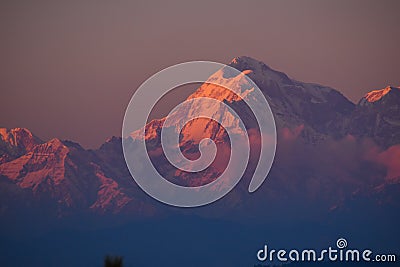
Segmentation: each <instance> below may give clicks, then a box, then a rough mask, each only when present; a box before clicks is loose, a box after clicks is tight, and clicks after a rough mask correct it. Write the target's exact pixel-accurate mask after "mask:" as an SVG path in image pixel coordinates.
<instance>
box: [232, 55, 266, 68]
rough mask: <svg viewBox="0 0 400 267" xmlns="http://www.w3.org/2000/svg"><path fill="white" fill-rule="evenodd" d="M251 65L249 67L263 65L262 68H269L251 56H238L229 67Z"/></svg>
mask: <svg viewBox="0 0 400 267" xmlns="http://www.w3.org/2000/svg"><path fill="white" fill-rule="evenodd" d="M244 64H245V65H249V66H256V65H261V66H266V67H268V65H267V64H265V63H264V62H262V61H260V60H257V59H255V58H252V57H249V56H238V57H234V58H233V59H232V60H231V61H230V63H229V65H230V66H237V65H239V66H240V65H244Z"/></svg>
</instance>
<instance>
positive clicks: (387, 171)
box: [0, 56, 400, 218]
mask: <svg viewBox="0 0 400 267" xmlns="http://www.w3.org/2000/svg"><path fill="white" fill-rule="evenodd" d="M229 66H231V67H233V68H235V69H237V70H239V71H241V72H242V73H243V74H245V75H247V76H248V77H250V78H251V79H252V80H253V81H254V82H255V83H256V84H257V85H258V87H259V88H260V89H261V91H262V92H263V94H264V95H265V97H266V99H267V100H268V102H269V104H270V106H271V109H272V112H273V115H274V117H275V121H276V125H277V133H278V145H277V153H276V158H275V162H274V164H273V167H272V170H271V172H270V174H269V176H268V179H267V181H266V182H265V183H264V185H263V186H262V188H261V190H260V191H257V192H256V193H255V194H254V195H249V196H248V194H247V193H246V191H245V188H246V186H245V185H246V184H248V182H249V177H251V172H252V170H253V169H254V162H256V160H257V156H258V155H257V153H254V155H253V154H252V156H251V159H250V164H249V166H248V169H247V171H246V174H245V179H243V182H241V183H240V184H239V187H238V188H237V189H235V190H233V192H231V193H230V194H229V195H228V196H227V197H226V199H225V200H224V201H223V206H224V207H227V208H226V209H225V208H224V209H223V211H221V212H222V213H223V212H228V211H229V209H230V208H231V209H237V208H239V209H242V211H243V212H245V211H246V210H248V207H249V206H248V205H250V206H251V207H253V208H252V209H254V210H256V209H257V206H259V205H257V204H255V203H256V202H257V203H262V202H265V203H276V205H278V206H279V205H283V204H282V203H292V204H294V205H300V204H299V203H303V205H304V206H307V207H311V209H313V207H314V208H316V209H318V210H319V209H321V210H324V211H326V212H327V213H329V212H333V211H334V210H346V209H349V208H350V207H352V205H353V204H354V203H358V201H361V200H362V201H366V202H365V203H368V204H367V206H369V205H377V206H379V205H388V206H395V207H398V206H399V204H400V201H399V197H398V196H399V193H400V191H399V190H400V185H399V184H400V167H399V166H400V89H399V88H396V87H391V86H388V87H386V88H384V89H380V90H374V91H371V92H369V93H368V94H366V95H365V96H363V97H362V98H361V99H360V101H359V102H358V103H357V104H354V103H352V102H351V101H349V100H348V99H347V98H346V97H345V96H344V95H342V94H341V93H340V92H338V91H337V90H335V89H333V88H330V87H327V86H322V85H318V84H313V83H305V82H300V81H296V80H294V79H291V78H289V77H288V76H287V75H286V74H284V73H282V72H279V71H276V70H274V69H272V68H270V67H269V66H267V65H266V64H264V63H262V62H260V61H257V60H255V59H252V58H250V57H244V56H243V57H237V58H234V59H233V60H232V61H231V62H230V63H229ZM210 79H226V77H224V75H223V73H220V72H217V73H215V74H214V75H213V76H211V77H210ZM197 97H210V98H214V99H217V100H219V101H224V102H226V103H228V104H229V105H230V106H231V107H233V108H234V109H235V110H236V111H237V112H238V114H239V115H240V116H241V117H244V118H245V123H246V127H247V128H248V130H249V132H250V133H251V132H252V130H254V131H255V132H256V134H255V136H256V137H255V139H251V140H252V142H253V143H252V145H253V146H257V145H256V144H257V140H256V139H257V136H258V135H257V129H256V126H255V124H254V121H253V120H254V119H253V117H252V115H251V114H250V113H251V112H249V110H248V108H247V107H246V105H245V104H244V103H243V100H242V99H240V98H238V97H237V96H235V95H234V94H233V93H232V92H230V91H228V90H226V89H224V88H222V87H217V86H215V85H213V84H210V83H204V84H203V85H201V86H200V87H199V88H198V89H197V90H196V91H195V92H194V93H193V94H192V95H191V96H189V98H188V99H193V98H197ZM190 108H191V109H192V110H196V109H200V108H201V107H197V106H191V107H190ZM222 116H224V114H222ZM164 121H165V118H164V119H159V120H153V121H151V122H149V123H148V124H147V125H146V128H145V129H146V134H145V136H142V135H140V134H138V133H132V135H131V136H132V138H133V140H135V139H140V138H145V140H146V142H147V144H148V149H149V151H150V154H151V151H156V150H157V148H158V147H159V145H160V131H161V128H162V127H163V122H164ZM231 123H232V122H231ZM193 129H196V130H193ZM198 129H202V130H200V131H199V130H198ZM224 134H225V133H224V129H222V128H221V127H220V125H218V124H217V123H213V122H210V121H207V120H204V119H199V120H197V121H192V122H190V123H189V124H188V125H187V126H186V127H185V128H184V130H183V131H182V142H181V145H182V147H181V149H182V151H184V152H185V153H186V154H187V155H188V156H189V157H190V156H193V157H196V155H197V153H198V149H197V145H198V140H200V139H201V138H204V137H210V138H212V139H214V140H215V141H217V143H219V144H221V148H222V149H224V147H223V145H224V144H226V143H227V140H226V136H225V135H224ZM227 149H228V150H229V147H228V148H227ZM253 149H254V150H255V151H257V147H255V148H254V147H253ZM224 153H226V152H224ZM153 155H154V156H152V160H153V162H155V163H156V165H157V166H156V167H157V169H158V170H159V172H161V173H163V174H165V175H166V176H167V177H168V179H170V180H172V181H174V182H176V183H182V184H188V185H192V186H193V185H199V184H203V183H207V182H209V181H211V180H213V179H215V178H216V177H218V174H219V173H220V172H221V171H223V167H224V166H225V165H226V163H224V161H223V160H222V161H221V162H219V165H218V164H217V165H218V166H212V167H211V168H210V169H209V170H206V171H202V172H200V173H198V174H197V175H189V174H188V173H185V172H180V171H179V170H175V169H174V168H172V167H171V166H169V165H168V164H167V162H166V159H165V156H164V155H162V153H161V154H157V153H155V154H153ZM222 158H225V157H224V154H222ZM221 166H222V167H221ZM0 183H1V184H0V190H1V193H0V196H1V200H0V214H2V216H7V215H8V214H14V213H15V212H16V211H18V212H20V213H22V214H23V213H25V212H26V211H27V210H29V212H32V211H35V210H38V209H40V210H41V211H40V213H41V214H43V213H44V214H47V215H48V216H55V217H68V216H70V215H71V214H94V215H96V214H97V215H107V214H114V215H115V214H123V215H126V216H129V217H132V218H136V217H138V218H140V217H143V216H145V217H147V216H150V217H151V216H155V215H156V214H158V213H159V212H160V207H159V206H158V204H156V203H155V201H153V200H151V199H150V198H149V197H148V196H147V195H146V194H145V193H143V192H142V191H141V189H140V188H139V187H138V186H137V185H136V184H135V183H134V181H133V179H132V178H131V177H130V174H129V172H128V169H127V167H126V165H125V161H124V158H123V154H122V147H121V138H119V137H112V138H110V139H108V140H107V141H106V142H105V143H104V144H103V145H101V147H100V148H98V149H95V150H86V149H84V148H82V147H81V146H80V145H79V144H78V143H75V142H72V141H67V140H59V139H57V138H54V139H52V140H49V141H43V140H41V139H40V138H39V137H37V136H35V135H34V134H33V133H31V132H30V131H29V130H28V129H25V128H14V129H5V128H1V129H0ZM246 203H247V204H246ZM250 203H251V204H250ZM371 203H373V204H371ZM219 205H220V206H221V205H222V204H217V205H216V208H215V209H218V206H219ZM357 205H358V204H357ZM246 207H247V208H246Z"/></svg>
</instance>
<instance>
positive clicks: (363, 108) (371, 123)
mask: <svg viewBox="0 0 400 267" xmlns="http://www.w3.org/2000/svg"><path fill="white" fill-rule="evenodd" d="M348 132H349V133H351V134H354V135H356V136H362V137H370V138H372V139H374V140H375V141H376V142H377V143H378V144H380V145H382V146H384V147H386V148H387V147H390V146H392V145H395V144H398V143H399V142H400V88H396V87H391V86H388V87H386V88H384V89H381V90H374V91H371V92H369V93H368V94H366V95H365V96H364V97H363V98H361V100H360V101H359V102H358V104H357V106H356V109H355V110H354V112H353V113H352V114H351V119H350V123H349V126H348Z"/></svg>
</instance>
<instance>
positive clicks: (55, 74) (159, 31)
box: [0, 0, 400, 147]
mask: <svg viewBox="0 0 400 267" xmlns="http://www.w3.org/2000/svg"><path fill="white" fill-rule="evenodd" d="M158 2H159V3H158ZM192 2H193V1H172V3H171V2H170V1H157V2H152V1H144V2H143V3H140V2H138V1H63V2H61V1H41V0H39V1H19V0H17V1H11V0H6V1H1V3H0V35H1V42H0V58H1V60H0V70H1V71H0V87H1V89H0V90H1V97H0V116H1V117H0V118H1V120H0V126H2V127H27V128H29V129H30V130H32V131H33V132H34V133H35V134H36V135H38V136H39V137H41V138H43V139H48V138H51V137H59V138H63V139H64V138H65V139H72V140H75V141H78V142H80V143H81V144H82V145H84V146H86V147H97V146H98V145H100V144H101V143H102V142H103V141H104V140H105V139H106V138H107V137H109V136H111V135H117V136H120V135H121V134H120V132H121V124H122V118H123V114H124V110H125V108H126V105H127V103H128V101H129V99H130V97H131V96H132V94H133V92H134V90H135V89H136V88H137V87H138V86H139V85H140V84H141V83H142V82H143V81H144V80H145V79H147V78H148V77H149V76H151V75H152V74H154V73H155V72H157V71H159V70H161V69H163V68H165V67H167V66H170V65H173V64H176V63H180V62H184V61H189V60H211V61H217V62H222V63H228V62H229V61H230V60H231V59H232V58H233V57H236V56H240V55H247V56H251V57H254V58H256V59H259V60H261V61H263V62H265V63H266V64H268V65H269V66H271V67H272V68H275V69H278V70H280V71H283V72H285V73H287V74H288V75H289V76H290V77H292V78H295V79H298V80H302V81H307V82H316V83H320V84H324V85H328V86H331V87H334V88H336V89H338V90H339V91H341V92H342V93H343V94H344V95H346V96H347V97H349V98H350V99H351V100H352V101H354V102H355V101H358V99H359V98H360V97H361V96H362V95H364V94H365V93H366V92H368V91H370V90H373V89H380V88H384V87H385V86H386V85H393V86H400V50H399V47H400V35H399V29H400V22H399V19H398V12H399V10H400V2H399V1H395V0H394V1H387V0H384V1H378V0H377V1H369V0H367V1H362V0H352V1H347V0H346V1H345V0H340V1H316V0H315V1H310V0H307V1H242V2H238V1H197V3H192ZM181 91H184V90H181ZM189 92H190V90H189ZM189 92H188V90H186V92H181V94H182V96H181V97H170V98H169V99H168V101H164V102H165V103H164V104H163V105H162V106H161V109H160V111H159V112H158V113H159V114H157V112H156V115H159V116H161V115H162V114H163V113H165V111H166V110H167V109H168V108H169V106H171V105H173V104H174V103H176V102H177V101H180V100H181V99H182V98H183V96H186V95H187V94H188V93H189Z"/></svg>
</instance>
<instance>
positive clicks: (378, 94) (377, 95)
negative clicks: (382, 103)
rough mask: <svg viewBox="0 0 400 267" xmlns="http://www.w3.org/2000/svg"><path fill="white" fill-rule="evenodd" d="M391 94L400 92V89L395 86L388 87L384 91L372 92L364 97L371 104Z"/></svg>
mask: <svg viewBox="0 0 400 267" xmlns="http://www.w3.org/2000/svg"><path fill="white" fill-rule="evenodd" d="M391 92H400V87H394V86H390V85H388V86H386V87H385V88H383V89H378V90H372V91H370V92H368V93H367V94H365V95H364V98H365V100H367V101H368V102H370V103H373V102H376V101H379V100H381V99H382V98H383V97H384V96H386V95H388V94H389V93H391Z"/></svg>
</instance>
